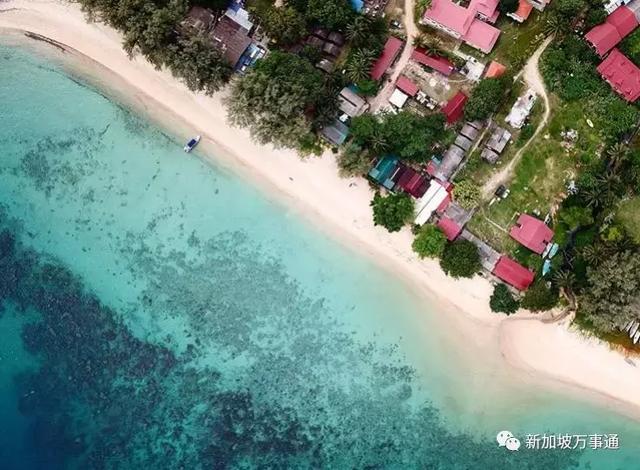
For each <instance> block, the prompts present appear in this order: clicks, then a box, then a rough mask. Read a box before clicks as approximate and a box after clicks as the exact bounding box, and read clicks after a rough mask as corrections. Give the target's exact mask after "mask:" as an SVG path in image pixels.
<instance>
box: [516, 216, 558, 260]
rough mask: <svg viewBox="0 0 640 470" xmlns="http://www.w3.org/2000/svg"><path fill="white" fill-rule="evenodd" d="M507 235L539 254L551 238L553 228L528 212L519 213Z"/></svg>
mask: <svg viewBox="0 0 640 470" xmlns="http://www.w3.org/2000/svg"><path fill="white" fill-rule="evenodd" d="M509 235H511V238H513V239H514V240H516V241H517V242H519V243H520V244H521V245H524V246H526V247H527V248H529V249H530V250H531V251H533V252H534V253H538V254H539V255H540V254H542V252H543V251H544V249H545V248H546V247H547V244H548V243H549V242H550V241H551V239H552V238H553V230H551V229H550V228H549V227H548V226H547V224H545V223H544V222H543V221H542V220H540V219H536V218H535V217H531V216H530V215H528V214H521V215H520V217H518V221H517V222H516V225H515V226H514V227H511V231H510V232H509Z"/></svg>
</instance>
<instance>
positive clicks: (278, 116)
mask: <svg viewBox="0 0 640 470" xmlns="http://www.w3.org/2000/svg"><path fill="white" fill-rule="evenodd" d="M326 84H327V83H326V82H325V79H324V76H323V75H322V73H321V72H320V71H318V70H317V69H316V68H315V67H313V65H311V64H310V63H309V62H307V61H306V60H304V59H302V58H300V57H298V56H297V55H294V54H290V53H286V52H279V51H273V52H271V53H270V54H269V55H268V56H267V57H266V58H265V59H263V60H261V61H259V62H258V63H257V64H256V66H255V67H254V68H253V69H252V70H251V71H249V73H247V74H246V75H244V76H243V77H241V78H240V79H238V80H236V81H234V83H233V86H232V90H231V97H230V99H229V100H228V106H229V108H228V115H229V120H230V121H231V123H233V124H234V125H237V126H242V127H248V128H249V129H250V131H251V135H252V136H253V137H254V138H255V139H256V140H258V141H259V142H261V143H272V144H274V145H276V146H280V147H283V146H284V147H298V148H300V147H301V146H302V143H303V142H304V139H306V138H309V135H310V134H311V124H312V123H311V120H310V119H309V116H308V115H307V114H306V112H307V111H308V110H309V109H310V108H313V107H315V106H318V105H319V104H320V102H321V101H325V100H331V101H332V102H333V103H334V105H335V106H336V109H337V104H336V95H335V94H334V93H333V91H331V92H329V90H328V89H327V88H326ZM325 105H326V101H325Z"/></svg>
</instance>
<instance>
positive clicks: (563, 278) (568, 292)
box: [553, 269, 576, 309]
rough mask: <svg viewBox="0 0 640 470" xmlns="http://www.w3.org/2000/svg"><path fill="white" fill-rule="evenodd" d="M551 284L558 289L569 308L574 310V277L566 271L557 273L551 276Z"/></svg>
mask: <svg viewBox="0 0 640 470" xmlns="http://www.w3.org/2000/svg"><path fill="white" fill-rule="evenodd" d="M553 282H554V283H555V284H556V286H558V287H559V288H560V292H562V295H563V296H564V297H565V299H567V302H569V304H570V305H571V308H572V309H573V308H575V298H574V296H573V287H574V286H575V285H576V276H575V274H573V273H572V272H571V271H569V270H568V269H563V270H562V271H557V272H556V273H554V275H553Z"/></svg>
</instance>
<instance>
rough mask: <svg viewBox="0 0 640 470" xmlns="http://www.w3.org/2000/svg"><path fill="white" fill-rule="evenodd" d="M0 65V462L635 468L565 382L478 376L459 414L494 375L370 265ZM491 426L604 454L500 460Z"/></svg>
mask: <svg viewBox="0 0 640 470" xmlns="http://www.w3.org/2000/svg"><path fill="white" fill-rule="evenodd" d="M0 61H1V64H0V106H1V108H0V121H1V124H2V125H1V126H0V145H1V148H2V156H1V158H2V159H1V160H0V204H1V205H2V211H1V219H0V220H1V224H2V229H3V232H2V237H0V245H1V246H0V257H1V258H0V269H2V276H0V278H1V281H0V287H1V289H2V290H1V291H0V293H1V294H2V295H1V297H0V299H2V300H3V302H4V303H3V305H4V311H3V312H4V313H3V316H2V318H1V319H0V328H1V330H0V331H2V335H3V341H2V347H0V357H1V358H2V362H0V364H1V367H0V393H1V397H2V404H1V406H0V416H5V417H6V420H5V421H4V422H8V423H10V427H11V428H12V430H13V431H14V432H11V433H6V434H5V435H3V436H0V457H2V458H7V459H9V460H8V462H9V465H8V467H9V468H29V469H30V468H43V467H46V468H56V467H68V468H87V466H89V467H91V468H103V467H106V468H129V467H132V466H134V465H136V466H137V465H155V466H157V467H159V468H176V467H179V466H180V465H183V466H185V467H187V468H229V467H235V468H251V467H271V468H307V467H314V468H317V467H332V468H363V467H372V468H434V467H441V468H511V467H513V468H516V467H517V468H541V467H548V468H565V467H567V466H568V465H570V463H571V461H573V460H577V459H581V465H582V466H585V465H588V464H589V462H591V463H592V464H593V465H595V466H596V468H602V466H603V465H606V468H617V467H621V468H625V467H626V468H633V465H634V464H635V460H634V450H635V451H637V450H638V448H639V447H640V444H639V443H640V440H639V439H638V437H639V435H640V431H639V430H638V428H639V426H637V425H636V424H634V423H629V422H627V421H624V420H622V419H621V418H618V417H617V416H615V415H611V414H610V413H605V412H604V411H602V410H599V409H595V408H592V407H589V406H586V405H584V404H581V403H573V402H570V401H569V400H568V399H567V398H566V397H560V396H556V395H553V394H550V393H543V392H538V391H535V392H534V391H531V392H527V390H526V389H524V388H520V389H518V388H514V390H517V391H518V393H522V394H524V395H523V396H522V397H520V399H519V400H518V401H517V407H516V409H512V410H510V412H509V413H508V414H505V415H500V414H498V411H497V410H499V406H498V405H497V404H495V403H491V401H492V397H491V396H490V395H489V394H488V392H487V396H481V395H480V393H481V388H482V387H481V386H478V385H477V384H476V385H474V386H473V390H474V392H478V395H477V397H475V398H476V399H477V408H474V409H473V413H469V408H468V404H467V405H466V406H463V405H460V403H459V402H460V401H461V400H462V398H460V397H462V396H463V395H464V394H465V393H464V391H463V390H460V389H461V388H463V387H464V386H465V382H466V378H467V377H469V376H470V374H472V373H474V372H476V373H477V374H478V375H479V376H481V377H483V380H485V381H491V379H492V377H491V376H486V374H487V372H488V371H487V370H479V371H471V370H469V366H468V365H465V361H464V358H459V357H456V358H455V359H454V351H452V348H453V346H452V345H451V344H449V342H448V341H447V339H446V335H445V337H444V338H443V335H442V332H441V331H438V327H439V324H438V322H437V321H436V319H437V315H438V312H433V311H431V310H430V308H429V306H426V305H424V303H423V301H421V300H420V299H418V298H417V297H415V295H414V294H413V293H412V292H411V291H410V290H409V289H408V288H407V287H406V286H404V285H403V284H402V283H400V282H399V281H398V280H396V279H394V278H393V277H392V276H391V275H390V274H389V273H386V272H384V271H382V270H380V269H379V268H377V267H376V266H375V265H374V264H373V263H372V262H370V261H369V260H367V259H364V258H362V257H360V256H358V255H356V254H354V253H353V252H351V251H349V250H348V249H346V248H344V247H343V246H341V245H339V244H338V243H336V242H334V241H332V240H329V239H328V238H327V237H326V236H324V235H323V234H321V233H318V232H317V231H316V230H314V229H313V228H312V227H311V226H309V225H308V224H307V223H305V222H304V221H303V220H301V219H300V218H299V217H298V216H297V215H296V214H294V213H293V212H291V211H290V210H289V209H288V208H286V207H284V206H282V205H281V204H279V203H278V202H277V201H274V200H272V199H271V198H269V197H267V196H266V195H264V194H262V193H261V192H260V191H258V190H257V189H255V188H253V187H251V186H250V185H249V184H246V183H245V182H243V181H242V179H241V178H240V177H238V176H236V175H235V174H233V173H231V172H229V171H228V170H225V169H223V168H222V167H219V166H217V165H213V166H212V165H209V164H206V163H204V162H203V161H202V160H201V159H200V158H198V156H197V155H190V156H186V155H185V154H184V153H182V151H181V144H180V143H178V142H176V141H175V140H174V139H173V138H172V137H171V136H169V135H167V134H165V133H163V132H162V131H160V130H159V129H157V128H155V127H154V126H152V125H150V124H149V123H148V122H146V121H145V120H143V119H141V118H138V117H136V116H134V115H133V114H131V113H130V112H129V111H127V110H126V109H124V108H122V107H120V106H117V105H115V104H114V103H112V102H110V101H109V100H108V99H106V98H105V97H104V96H102V95H101V94H99V93H98V92H96V91H95V90H93V89H91V88H90V87H88V86H86V85H85V84H83V83H82V82H81V81H78V80H75V79H71V78H70V77H69V76H68V75H67V73H65V72H64V70H63V69H61V68H60V67H59V66H57V65H54V64H53V62H51V61H48V60H47V59H46V58H43V57H40V56H37V55H34V54H32V53H29V52H26V51H25V50H23V49H17V48H15V47H3V48H0ZM25 77H28V80H26V79H25ZM489 372H490V371H489ZM499 377H500V376H499V374H496V380H500V379H499ZM500 386H502V385H498V387H500ZM504 387H515V386H514V385H513V384H506V383H505V384H504ZM527 393H530V395H527ZM466 400H468V397H467V398H466ZM456 409H459V410H462V412H463V415H462V416H453V414H454V413H455V410H456ZM503 421H507V422H504V424H502V425H499V424H498V423H501V422H503ZM454 422H455V424H453V423H454ZM466 423H468V425H467V424H466ZM499 426H503V427H507V428H509V429H511V430H512V431H514V432H544V431H547V430H548V431H552V432H570V433H596V432H598V433H605V432H617V433H619V434H621V446H622V450H619V451H598V452H591V453H589V452H588V453H585V454H580V453H578V452H575V451H574V452H570V451H551V452H543V451H528V452H527V451H525V450H524V449H522V450H521V451H519V452H518V453H515V454H508V453H507V452H506V451H505V450H504V449H499V448H498V447H497V445H496V444H495V441H494V440H492V439H491V436H493V435H495V433H496V432H497V431H498V430H500V427H499Z"/></svg>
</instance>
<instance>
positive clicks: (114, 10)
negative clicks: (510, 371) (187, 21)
mask: <svg viewBox="0 0 640 470" xmlns="http://www.w3.org/2000/svg"><path fill="white" fill-rule="evenodd" d="M79 2H80V4H81V5H82V9H83V10H84V11H85V12H87V14H88V15H89V17H90V18H91V19H99V20H101V21H104V22H105V23H107V24H108V25H110V26H112V27H114V28H116V29H117V30H119V31H120V32H121V33H122V34H123V39H124V42H123V47H124V49H125V51H126V52H127V53H128V54H129V55H134V54H136V53H141V54H142V55H144V56H145V57H146V58H147V59H148V60H149V62H151V63H152V64H153V65H154V66H155V67H157V68H161V67H167V68H169V69H170V70H171V72H172V73H173V75H175V76H176V77H179V78H182V79H183V80H184V82H185V84H186V85H187V86H188V87H189V88H190V89H191V90H194V91H204V92H206V93H208V94H211V93H213V92H215V91H217V90H219V89H220V88H221V87H222V86H223V85H224V84H225V83H226V82H227V80H228V79H229V77H230V76H231V69H230V68H229V66H228V65H227V64H226V63H225V62H224V60H223V59H222V56H221V55H220V53H219V52H218V51H217V50H215V49H213V48H211V47H209V46H208V44H207V38H205V37H201V36H199V35H197V33H191V34H188V33H186V32H185V33H183V34H181V35H176V33H175V31H176V30H177V29H178V27H179V24H180V22H181V21H182V19H183V18H184V16H185V14H186V12H187V4H186V2H181V1H162V0H160V1H151V0H140V1H137V2H130V1H126V0H115V1H114V0H79ZM212 6H214V7H215V6H217V3H216V2H213V3H212Z"/></svg>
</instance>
